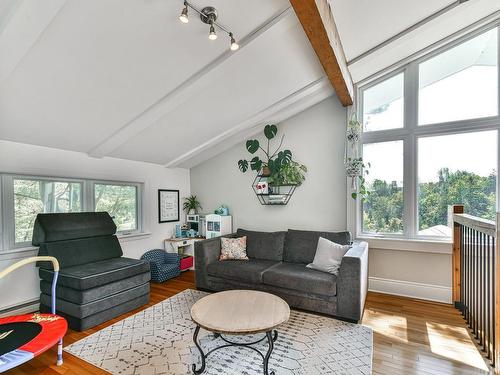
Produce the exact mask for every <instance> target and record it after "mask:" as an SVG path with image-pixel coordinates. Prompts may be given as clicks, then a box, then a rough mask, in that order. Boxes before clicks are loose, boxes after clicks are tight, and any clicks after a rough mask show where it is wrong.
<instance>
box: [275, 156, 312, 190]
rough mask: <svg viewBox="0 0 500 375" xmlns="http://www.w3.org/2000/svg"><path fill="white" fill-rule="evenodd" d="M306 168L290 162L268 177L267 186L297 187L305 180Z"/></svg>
mask: <svg viewBox="0 0 500 375" xmlns="http://www.w3.org/2000/svg"><path fill="white" fill-rule="evenodd" d="M306 172H307V167H306V166H305V165H303V164H300V163H297V162H296V161H293V160H292V161H290V162H289V163H287V164H284V165H282V166H281V167H280V168H279V169H278V170H276V171H275V172H274V173H273V174H271V175H270V176H269V178H268V179H267V182H268V184H269V186H283V185H296V186H299V185H301V184H302V182H304V180H305V179H306V176H305V173H306Z"/></svg>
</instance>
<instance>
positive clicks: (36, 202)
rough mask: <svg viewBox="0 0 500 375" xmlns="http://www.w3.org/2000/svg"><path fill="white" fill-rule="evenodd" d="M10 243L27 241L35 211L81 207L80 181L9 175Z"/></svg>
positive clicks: (51, 211) (42, 211)
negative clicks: (10, 204) (12, 203)
mask: <svg viewBox="0 0 500 375" xmlns="http://www.w3.org/2000/svg"><path fill="white" fill-rule="evenodd" d="M13 192H14V243H15V244H22V243H28V242H31V237H32V234H33V225H34V223H35V219H36V216H37V215H38V214H39V213H57V212H79V211H82V184H81V182H65V181H57V180H42V179H35V178H33V179H31V178H29V179H24V178H14V179H13Z"/></svg>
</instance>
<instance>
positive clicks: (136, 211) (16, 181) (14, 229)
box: [0, 174, 143, 250]
mask: <svg viewBox="0 0 500 375" xmlns="http://www.w3.org/2000/svg"><path fill="white" fill-rule="evenodd" d="M0 182H1V184H0V187H1V189H0V190H1V191H0V192H1V196H2V200H1V202H0V203H2V204H1V205H0V219H2V218H3V220H1V221H0V224H1V225H0V234H1V236H0V250H13V249H16V248H23V247H29V246H31V237H32V233H33V227H34V223H35V219H36V216H37V215H38V214H39V213H64V212H84V211H87V212H88V211H94V210H95V211H107V212H109V214H110V215H111V216H112V217H113V220H114V221H115V223H116V226H117V232H118V233H119V234H132V233H140V232H141V231H142V230H143V223H142V217H143V214H142V191H143V184H141V183H129V182H118V181H93V180H87V179H71V178H57V177H55V178H47V177H37V176H20V175H10V174H0Z"/></svg>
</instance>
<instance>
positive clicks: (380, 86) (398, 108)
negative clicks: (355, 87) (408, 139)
mask: <svg viewBox="0 0 500 375" xmlns="http://www.w3.org/2000/svg"><path fill="white" fill-rule="evenodd" d="M403 125H404V73H399V74H397V75H395V76H393V77H390V78H388V79H386V80H384V81H382V82H380V83H377V84H376V85H374V86H372V87H370V88H367V89H366V90H363V127H364V131H378V130H387V129H395V128H402V127H403Z"/></svg>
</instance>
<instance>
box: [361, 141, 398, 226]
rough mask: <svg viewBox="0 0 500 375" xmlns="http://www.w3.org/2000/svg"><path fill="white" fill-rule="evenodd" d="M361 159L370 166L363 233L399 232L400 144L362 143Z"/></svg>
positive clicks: (364, 206) (395, 142)
mask: <svg viewBox="0 0 500 375" xmlns="http://www.w3.org/2000/svg"><path fill="white" fill-rule="evenodd" d="M363 159H364V160H365V163H370V164H371V167H370V169H369V173H370V174H369V175H368V176H367V178H366V182H367V187H368V190H369V191H370V195H369V197H368V199H367V200H366V201H365V202H364V203H363V232H368V233H403V141H392V142H381V143H370V144H365V145H364V146H363Z"/></svg>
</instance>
